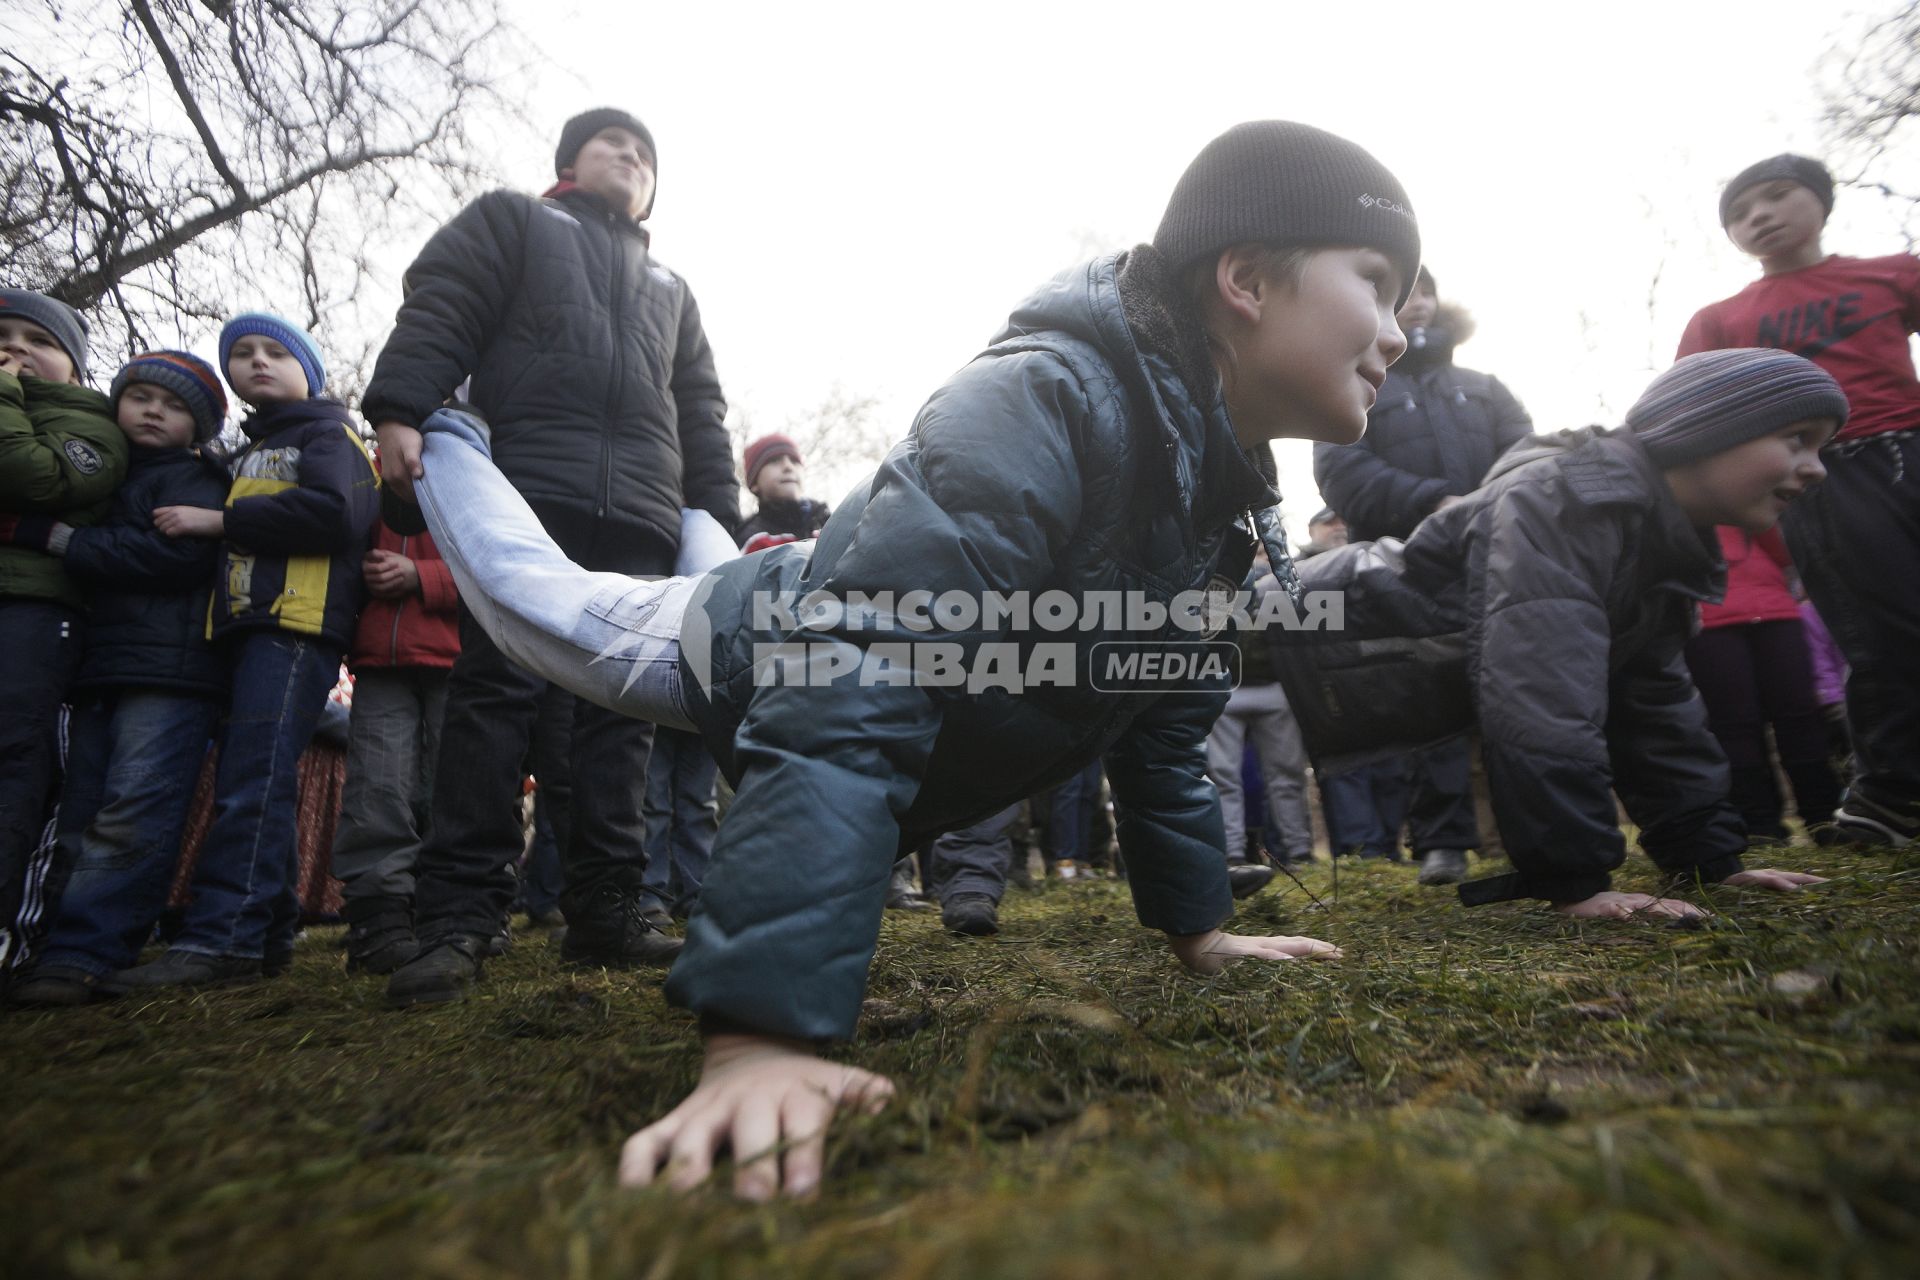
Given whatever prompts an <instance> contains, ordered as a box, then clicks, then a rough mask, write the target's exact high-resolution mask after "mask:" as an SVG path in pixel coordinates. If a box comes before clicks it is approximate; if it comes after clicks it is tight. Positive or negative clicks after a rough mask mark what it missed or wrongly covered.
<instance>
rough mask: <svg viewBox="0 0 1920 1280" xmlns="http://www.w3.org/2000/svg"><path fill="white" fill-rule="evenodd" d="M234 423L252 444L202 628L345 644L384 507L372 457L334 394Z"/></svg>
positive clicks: (236, 475)
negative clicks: (272, 632)
mask: <svg viewBox="0 0 1920 1280" xmlns="http://www.w3.org/2000/svg"><path fill="white" fill-rule="evenodd" d="M240 426H241V429H242V430H244V431H245V432H246V433H247V441H248V443H247V446H246V448H244V449H242V450H241V451H240V452H239V453H238V454H236V455H235V456H234V459H233V462H232V464H231V467H230V470H231V471H232V473H233V488H232V489H231V490H230V491H229V493H228V495H227V513H226V521H227V535H226V541H225V543H224V544H223V545H224V550H225V552H226V559H225V563H224V565H223V568H222V571H221V576H220V580H219V582H218V583H217V584H216V587H215V590H214V593H213V607H212V610H211V612H210V613H209V615H208V623H207V625H208V634H209V635H211V636H213V637H214V638H215V639H219V638H222V637H225V636H228V635H231V634H233V633H235V632H238V631H244V630H250V629H252V630H257V629H262V628H277V629H279V630H282V631H291V632H294V633H296V634H299V635H309V636H323V637H325V638H326V639H327V640H328V641H330V642H332V643H333V644H336V645H339V646H340V648H341V649H343V650H344V649H345V648H346V647H347V646H348V645H349V644H351V643H352V641H353V626H354V619H355V618H356V617H357V616H358V615H359V613H360V602H361V599H362V597H363V595H364V594H365V591H364V588H363V587H362V585H361V581H360V561H361V559H362V557H364V556H365V555H366V552H367V540H368V538H369V537H370V536H371V531H372V528H373V522H374V518H375V515H376V514H377V513H378V511H379V509H380V491H379V483H380V482H379V477H378V476H377V475H376V474H375V473H374V470H373V457H372V455H371V454H369V453H368V452H367V447H366V445H365V444H364V443H362V442H361V439H360V436H359V433H358V432H356V431H355V430H354V429H353V421H352V419H351V418H350V417H349V416H348V414H347V409H346V406H345V405H343V404H341V403H340V402H339V401H337V400H327V399H312V400H295V401H292V402H290V403H287V404H277V405H270V406H268V407H267V408H264V409H257V410H255V411H254V412H253V413H251V414H249V415H247V417H246V419H245V420H244V421H242V422H241V424H240Z"/></svg>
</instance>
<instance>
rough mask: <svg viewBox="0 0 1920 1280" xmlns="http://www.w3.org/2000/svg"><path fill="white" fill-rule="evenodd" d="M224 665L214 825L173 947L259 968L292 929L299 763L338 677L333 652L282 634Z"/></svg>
mask: <svg viewBox="0 0 1920 1280" xmlns="http://www.w3.org/2000/svg"><path fill="white" fill-rule="evenodd" d="M227 657H228V661H229V663H230V664H231V670H232V672H233V692H232V700H231V705H230V706H229V708H228V711H227V719H226V722H225V723H224V724H223V725H222V726H221V730H220V764H219V768H218V771H217V772H216V774H215V775H214V788H213V825H212V827H211V828H209V829H208V831H207V840H206V843H205V844H204V845H202V846H201V849H200V861H199V863H198V864H197V865H196V866H195V867H194V872H193V887H192V898H191V900H190V901H189V902H188V903H187V912H186V923H185V925H184V927H183V928H182V929H181V931H180V933H179V934H178V935H177V936H176V937H175V938H174V940H173V946H174V948H175V949H176V950H180V951H190V952H194V953H195V954H199V955H212V956H232V957H239V958H246V959H254V960H258V959H261V958H263V957H264V955H265V954H266V953H267V952H268V951H269V950H275V951H277V950H280V949H282V948H284V947H286V946H287V945H289V944H290V943H291V942H292V939H293V932H294V929H295V928H296V927H297V926H298V923H299V904H298V900H297V894H298V890H297V888H296V886H295V880H296V876H295V865H296V858H297V852H296V831H295V825H294V824H295V814H296V811H297V809H298V799H299V781H300V779H299V767H300V754H301V752H303V751H305V750H306V749H307V744H308V743H309V742H310V741H312V739H313V729H314V726H315V725H316V724H317V723H318V722H319V720H320V712H321V709H322V708H323V707H325V706H326V702H327V693H328V692H329V691H330V690H331V689H332V688H333V686H334V684H335V683H336V682H337V681H338V680H339V678H340V649H339V647H338V646H337V645H333V644H330V643H328V642H327V641H325V640H321V639H318V638H316V637H312V636H301V635H295V634H294V633H292V632H290V631H248V632H243V633H241V634H240V635H239V636H236V637H235V638H234V639H233V640H232V641H231V642H230V643H229V645H228V651H227Z"/></svg>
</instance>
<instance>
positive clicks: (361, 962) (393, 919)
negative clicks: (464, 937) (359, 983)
mask: <svg viewBox="0 0 1920 1280" xmlns="http://www.w3.org/2000/svg"><path fill="white" fill-rule="evenodd" d="M419 953H420V943H419V941H418V940H417V939H415V938H414V936H413V904H412V903H411V902H408V901H407V900H406V899H405V898H352V899H348V901H347V972H348V973H373V974H388V973H392V972H393V971H394V970H395V969H398V968H399V967H400V966H401V965H403V964H405V963H407V961H409V960H411V959H413V958H414V956H416V955H418V954H419Z"/></svg>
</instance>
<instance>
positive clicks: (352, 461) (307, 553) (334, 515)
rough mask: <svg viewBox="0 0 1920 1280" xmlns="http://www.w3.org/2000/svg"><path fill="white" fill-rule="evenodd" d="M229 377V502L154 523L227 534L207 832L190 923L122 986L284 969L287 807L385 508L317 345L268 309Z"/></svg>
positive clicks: (290, 810)
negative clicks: (237, 403)
mask: <svg viewBox="0 0 1920 1280" xmlns="http://www.w3.org/2000/svg"><path fill="white" fill-rule="evenodd" d="M220 361H221V364H222V366H223V367H224V369H225V372H226V375H227V384H228V385H229V386H231V387H232V388H233V390H234V393H235V394H236V395H238V396H239V397H240V399H242V400H244V401H245V402H246V403H247V404H248V405H250V406H252V409H253V412H252V413H250V414H249V415H248V416H247V417H246V419H245V420H244V421H243V422H242V423H241V424H240V425H241V429H242V430H244V431H245V432H246V434H247V445H246V447H245V448H244V449H242V450H241V451H240V452H239V453H238V454H237V455H236V456H235V457H234V459H233V462H232V464H231V466H230V470H231V471H232V473H233V488H232V490H231V492H230V493H229V494H228V497H227V504H226V507H225V509H224V510H220V511H209V510H206V509H204V508H199V507H162V508H160V509H159V510H157V511H155V512H154V527H155V528H157V529H159V530H160V531H161V532H163V533H166V534H168V535H170V536H175V537H190V536H203V537H204V536H208V535H212V536H216V537H219V538H221V539H223V544H222V553H223V564H222V567H221V573H220V577H219V579H218V580H217V581H216V582H215V584H214V592H213V600H212V604H211V607H210V609H209V611H208V619H207V627H208V635H209V636H210V637H212V639H213V640H214V642H215V645H216V647H217V648H218V649H219V650H220V651H221V652H223V653H224V655H225V657H226V659H227V662H228V666H229V669H230V671H231V673H232V680H233V693H232V702H231V705H230V706H229V709H228V714H227V718H226V720H225V721H224V722H223V724H222V725H221V730H220V764H219V773H218V776H217V778H216V781H215V784H214V818H213V827H212V829H211V830H210V831H209V832H208V834H207V841H206V844H205V846H204V847H203V849H202V850H201V854H200V861H199V864H198V865H197V866H196V867H195V870H194V880H193V896H192V901H191V903H190V904H189V906H188V908H187V916H186V923H185V927H184V928H183V929H182V931H181V932H180V933H179V934H178V935H176V936H175V938H174V940H173V943H172V946H171V947H170V949H169V950H168V951H167V953H166V954H165V955H164V956H162V957H161V958H160V959H158V960H155V961H153V962H152V963H150V964H146V965H142V966H140V967H139V968H135V969H128V970H124V971H123V972H121V973H120V974H119V975H117V978H116V980H115V981H116V985H117V986H119V987H122V988H124V989H135V988H143V987H164V986H192V985H200V984H206V983H216V982H235V981H244V980H246V979H249V978H257V977H259V976H261V975H262V973H263V972H264V973H266V974H268V975H271V974H273V973H276V972H278V971H279V969H280V968H282V967H284V965H285V963H286V959H287V957H288V956H289V954H290V953H291V950H292V942H293V933H294V929H295V927H296V925H297V924H298V919H297V914H298V904H297V900H296V897H295V891H294V867H295V848H294V825H295V824H294V806H295V798H296V783H297V778H296V768H297V766H298V764H299V761H300V753H301V752H302V751H304V750H305V749H306V747H307V743H308V741H309V740H310V739H311V738H312V736H313V730H314V726H315V724H316V723H317V722H318V720H319V718H320V712H321V709H322V708H323V707H324V706H325V705H326V701H327V692H328V690H330V689H331V688H332V687H333V685H334V682H335V680H336V679H337V677H338V675H339V670H340V658H341V655H342V653H343V652H344V651H345V650H346V648H347V646H348V645H349V644H350V643H351V642H352V639H353V626H354V620H355V618H356V616H357V615H358V614H359V611H360V603H361V595H362V590H363V588H362V584H361V578H360V561H361V558H362V557H363V556H364V555H365V554H366V550H367V543H368V539H369V537H370V536H371V530H372V526H373V522H374V517H375V514H376V512H377V509H378V506H379V493H378V485H379V481H378V479H377V477H376V476H375V474H374V469H373V462H372V458H371V456H370V455H369V453H368V451H367V448H366V446H365V445H364V444H363V443H362V442H361V440H360V436H359V434H358V433H357V432H356V431H355V430H354V427H353V423H352V420H351V419H350V417H349V416H348V413H347V408H346V406H345V405H343V404H341V403H340V402H339V401H337V400H332V399H329V398H327V397H325V396H322V395H321V390H322V388H323V386H324V385H325V382H326V370H325V366H324V364H323V363H322V361H321V358H320V353H319V350H318V349H317V348H316V347H315V346H314V342H313V339H312V338H311V337H309V336H308V335H307V334H306V333H305V332H304V331H303V330H302V329H300V328H299V326H297V325H294V324H292V323H291V322H289V321H286V320H283V319H281V318H280V317H278V316H274V315H269V314H267V313H265V312H249V313H247V314H244V315H239V316H235V317H234V318H233V319H231V320H229V321H228V322H227V325H226V327H225V328H224V329H222V330H221V331H220Z"/></svg>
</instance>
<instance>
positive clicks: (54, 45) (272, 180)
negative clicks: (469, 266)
mask: <svg viewBox="0 0 1920 1280" xmlns="http://www.w3.org/2000/svg"><path fill="white" fill-rule="evenodd" d="M499 2H500V0H120V2H119V3H100V4H96V5H93V6H70V5H55V4H46V5H26V4H17V5H10V6H9V9H8V16H7V40H6V42H5V43H6V48H5V49H3V50H0V277H3V278H5V279H7V280H8V281H9V282H10V283H18V284H21V285H26V286H30V287H34V288H38V289H41V290H43V291H45V292H47V293H50V294H52V295H54V296H56V297H59V298H61V299H63V300H65V301H67V302H70V303H72V304H73V305H75V306H77V307H80V308H82V309H90V310H93V311H95V312H96V313H97V318H98V319H99V320H100V321H101V322H102V325H101V327H102V329H103V330H104V331H105V332H106V333H108V334H110V335H112V338H114V339H119V340H124V342H126V343H127V344H129V345H139V344H141V343H143V342H145V341H146V336H147V335H148V334H149V333H166V334H169V335H176V334H179V333H181V331H182V329H183V328H185V327H188V326H190V325H196V324H198V323H200V322H201V321H211V320H213V319H216V318H217V317H219V316H220V315H222V314H223V313H226V312H227V311H230V310H231V309H232V307H233V306H234V305H236V304H241V305H261V304H262V302H263V301H265V300H268V299H272V298H274V297H284V298H287V299H289V301H287V302H286V303H284V304H282V305H284V306H286V307H287V309H288V310H289V312H290V313H291V312H295V311H302V310H304V311H305V312H306V314H307V315H308V317H309V319H311V320H312V321H313V322H314V324H315V326H316V332H317V336H319V337H320V339H321V341H322V342H323V344H324V343H326V342H328V341H329V334H328V333H327V332H326V330H328V329H329V328H330V327H331V328H336V329H338V330H339V339H338V340H339V341H340V343H341V344H342V345H344V346H347V347H354V348H359V347H364V346H366V345H367V344H366V343H365V342H364V341H362V338H363V335H364V331H365V330H366V329H368V328H369V327H370V326H369V325H368V324H367V323H366V321H367V319H368V317H369V316H370V315H373V314H376V313H378V312H379V311H383V310H386V309H387V308H390V307H391V305H392V298H393V296H394V289H395V287H396V282H395V281H394V279H393V278H392V277H393V275H394V271H393V267H392V265H391V264H383V263H380V262H378V261H376V259H377V258H378V255H377V254H375V253H372V252H370V251H369V246H379V245H391V244H395V243H405V242H407V241H409V240H412V239H414V238H415V237H416V236H419V235H424V234H425V232H426V230H427V229H428V228H429V227H430V226H431V225H432V224H433V223H434V222H436V221H438V220H439V219H441V218H443V217H445V215H446V214H447V213H448V212H449V211H450V210H451V209H452V208H453V207H454V206H456V205H457V204H458V203H459V202H460V201H461V200H463V199H465V198H467V197H469V196H470V195H471V194H473V191H474V188H475V187H476V186H477V185H479V184H480V183H481V182H482V181H488V180H493V178H494V175H493V173H492V171H491V170H490V168H489V167H488V166H487V164H486V163H485V161H484V158H482V159H478V160H476V158H475V157H476V156H480V157H484V155H485V148H484V144H485V140H486V139H488V138H490V137H492V136H495V135H496V134H497V133H498V131H499V128H500V127H501V126H502V125H504V124H508V123H510V122H514V121H517V120H520V119H523V118H524V112H523V111H522V110H521V109H520V107H519V106H518V105H517V103H516V102H515V101H514V100H513V99H512V98H510V97H509V96H508V95H507V93H506V92H504V91H503V86H506V85H511V84H515V83H518V82H520V81H521V80H522V79H523V77H521V76H520V75H519V74H518V72H519V71H520V70H522V69H523V68H521V67H519V66H518V65H516V64H517V60H521V59H524V58H525V57H526V56H527V55H526V54H525V53H524V50H525V48H526V43H525V42H524V41H520V40H518V39H517V38H516V37H515V33H514V32H513V31H512V29H511V28H510V27H508V26H507V25H506V24H505V23H504V22H503V21H502V20H501V17H500V14H499V12H498V8H497V6H498V4H499ZM56 69H57V70H56ZM296 299H297V301H295V300H296ZM349 335H351V336H350V337H349ZM172 340H174V341H180V340H181V339H180V338H178V337H174V338H173V339H172ZM342 374H343V377H351V374H352V371H349V370H344V369H343V370H342Z"/></svg>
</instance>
